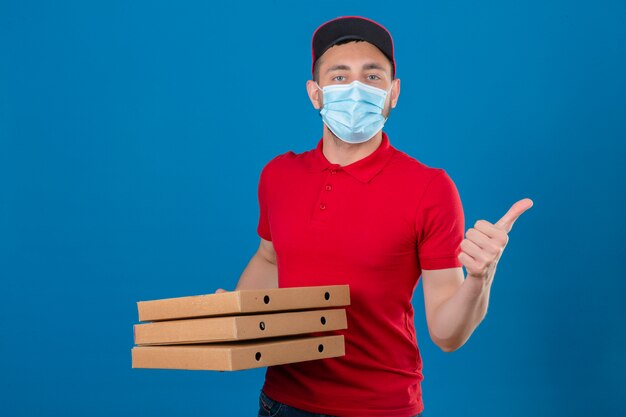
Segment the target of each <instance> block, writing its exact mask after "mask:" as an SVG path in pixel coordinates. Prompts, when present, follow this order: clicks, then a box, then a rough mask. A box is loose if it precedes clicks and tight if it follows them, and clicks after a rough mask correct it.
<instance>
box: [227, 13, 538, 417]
mask: <svg viewBox="0 0 626 417" xmlns="http://www.w3.org/2000/svg"><path fill="white" fill-rule="evenodd" d="M312 43H313V53H312V55H313V80H309V81H307V83H306V88H307V92H308V95H309V98H310V100H311V103H312V104H313V107H314V108H315V109H319V110H320V115H321V116H322V119H323V122H324V126H323V136H322V139H321V140H320V141H319V142H318V145H317V147H316V148H315V149H313V150H310V151H308V152H304V153H301V154H295V153H294V152H291V151H290V152H287V153H285V154H282V155H279V156H277V157H275V158H274V159H272V160H271V161H270V162H269V163H268V164H267V165H266V166H265V167H264V168H263V170H262V172H261V176H260V181H259V204H260V218H259V223H258V228H257V232H258V234H259V236H260V237H261V242H260V245H259V248H258V251H257V252H256V254H255V255H254V256H253V257H252V259H251V260H250V262H249V264H248V265H247V267H246V268H245V270H244V271H243V273H242V275H241V277H240V279H239V283H238V284H237V289H249V288H268V287H295V286H311V285H336V284H349V285H350V291H351V299H352V304H351V305H350V306H349V307H348V308H347V314H348V329H347V330H346V331H343V332H337V333H340V334H344V335H345V343H346V355H345V356H343V357H341V358H333V359H325V360H319V361H310V362H301V363H295V364H289V365H282V366H273V367H269V368H268V369H267V373H266V379H265V384H264V387H263V390H262V392H261V397H260V410H259V415H268V416H269V415H272V416H273V415H280V416H314V415H317V416H319V415H334V416H355V417H356V416H358V417H368V416H379V417H382V416H384V417H394V416H397V417H408V416H415V415H419V414H420V413H421V412H422V411H423V408H424V407H423V403H422V396H421V388H420V381H421V380H422V379H423V377H422V373H421V370H422V362H421V358H420V355H419V349H418V346H417V342H416V337H415V328H414V322H413V308H412V305H411V298H412V295H413V291H414V289H415V287H416V285H417V282H418V279H419V278H420V275H421V277H422V278H423V287H424V302H425V307H426V320H427V323H428V329H429V332H430V336H431V338H432V340H433V341H434V342H435V343H436V344H437V345H438V346H439V347H440V348H441V349H442V350H444V351H446V352H451V351H454V350H456V349H458V348H459V347H460V346H462V345H463V344H464V343H465V342H466V341H467V339H468V338H469V337H470V335H471V334H472V332H473V331H474V329H475V328H476V327H477V325H478V324H479V323H480V321H481V320H482V319H483V317H484V316H485V314H486V311H487V305H488V301H489V289H490V287H491V283H492V281H493V278H494V274H495V269H496V264H497V262H498V260H499V259H500V256H501V255H502V251H503V249H504V247H505V246H506V244H507V241H508V237H507V233H508V232H509V231H510V229H511V226H512V225H513V222H514V221H515V220H516V219H517V217H519V215H520V214H521V213H522V212H524V211H525V210H527V209H528V208H530V207H531V206H532V201H531V200H529V199H523V200H520V201H518V202H517V203H516V204H515V205H513V207H512V208H511V209H510V210H509V212H508V213H506V215H505V216H504V217H502V219H500V221H498V222H497V223H496V224H491V223H489V222H487V221H485V220H479V221H478V222H476V224H475V225H474V227H473V228H471V229H469V230H468V231H467V233H466V234H465V236H466V238H465V239H463V232H464V217H463V209H462V205H461V201H460V198H459V194H458V191H457V189H456V187H455V185H454V183H453V181H452V180H451V179H450V177H449V176H448V175H447V173H446V172H445V171H444V170H443V169H440V168H431V167H429V166H427V165H425V164H423V163H421V162H419V161H418V160H416V159H414V158H412V157H410V156H408V155H407V154H405V153H403V152H401V151H399V150H397V149H395V148H394V147H393V146H391V144H390V141H389V138H388V136H387V134H386V133H385V132H383V131H382V127H383V125H384V123H385V121H386V119H387V117H388V116H389V114H390V112H391V109H392V108H394V107H395V106H396V104H397V102H398V97H399V95H400V80H399V79H398V78H396V77H395V73H396V65H395V60H394V55H393V42H392V38H391V35H390V34H389V32H388V31H387V30H386V29H385V28H384V27H382V26H381V25H379V24H378V23H376V22H374V21H372V20H369V19H365V18H361V17H354V16H351V17H340V18H337V19H333V20H331V21H329V22H326V23H324V24H323V25H321V26H320V27H319V28H318V29H317V30H316V31H315V34H314V35H313V42H312ZM462 266H465V268H466V270H467V276H466V277H465V276H464V274H463V269H462ZM218 291H223V290H218Z"/></svg>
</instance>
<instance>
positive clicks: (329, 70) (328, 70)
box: [326, 64, 350, 73]
mask: <svg viewBox="0 0 626 417" xmlns="http://www.w3.org/2000/svg"><path fill="white" fill-rule="evenodd" d="M339 70H346V71H349V70H350V67H349V66H347V65H343V64H339V65H333V66H332V67H330V68H328V69H327V70H326V73H329V72H331V71H339Z"/></svg>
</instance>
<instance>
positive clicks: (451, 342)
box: [430, 275, 493, 352]
mask: <svg viewBox="0 0 626 417" xmlns="http://www.w3.org/2000/svg"><path fill="white" fill-rule="evenodd" d="M492 282H493V281H492V280H485V279H481V278H475V277H472V276H470V275H468V276H467V277H466V278H465V280H464V281H463V284H462V285H461V286H460V287H459V288H458V289H457V290H456V292H455V293H454V295H452V297H450V298H449V299H448V300H446V301H445V302H443V303H442V304H441V305H440V306H439V307H438V308H437V310H435V312H434V317H433V320H432V324H431V326H430V333H431V337H432V338H433V340H434V341H435V343H437V345H438V346H439V347H441V349H442V350H444V351H446V352H451V351H453V350H456V349H458V348H460V347H461V346H463V344H464V343H465V342H466V341H467V339H469V337H470V336H471V335H472V333H473V332H474V330H475V329H476V327H477V326H478V325H479V324H480V322H481V321H482V319H483V318H484V317H485V315H486V314H487V307H488V305H489V294H490V290H491V283H492Z"/></svg>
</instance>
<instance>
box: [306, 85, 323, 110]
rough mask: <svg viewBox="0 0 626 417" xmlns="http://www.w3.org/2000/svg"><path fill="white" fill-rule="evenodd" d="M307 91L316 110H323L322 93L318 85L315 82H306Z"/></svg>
mask: <svg viewBox="0 0 626 417" xmlns="http://www.w3.org/2000/svg"><path fill="white" fill-rule="evenodd" d="M306 91H307V94H308V95H309V100H311V104H313V107H315V108H316V109H321V108H322V92H321V91H320V89H319V88H318V87H317V83H316V82H315V81H313V80H307V82H306Z"/></svg>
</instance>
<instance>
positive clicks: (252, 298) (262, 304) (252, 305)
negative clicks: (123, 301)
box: [137, 285, 350, 321]
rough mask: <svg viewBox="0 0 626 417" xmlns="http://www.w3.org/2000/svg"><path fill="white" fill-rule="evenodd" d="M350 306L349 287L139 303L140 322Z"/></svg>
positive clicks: (278, 289)
mask: <svg viewBox="0 0 626 417" xmlns="http://www.w3.org/2000/svg"><path fill="white" fill-rule="evenodd" d="M347 305H350V291H349V286H348V285H332V286H317V287H294V288H272V289H261V290H239V291H231V292H225V293H220V294H206V295H196V296H191V297H178V298H167V299H162V300H151V301H139V302H138V303H137V310H138V312H139V321H159V320H174V319H185V318H194V317H211V316H228V315H240V314H247V313H260V312H269V311H289V310H308V309H316V308H329V307H341V306H347Z"/></svg>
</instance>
